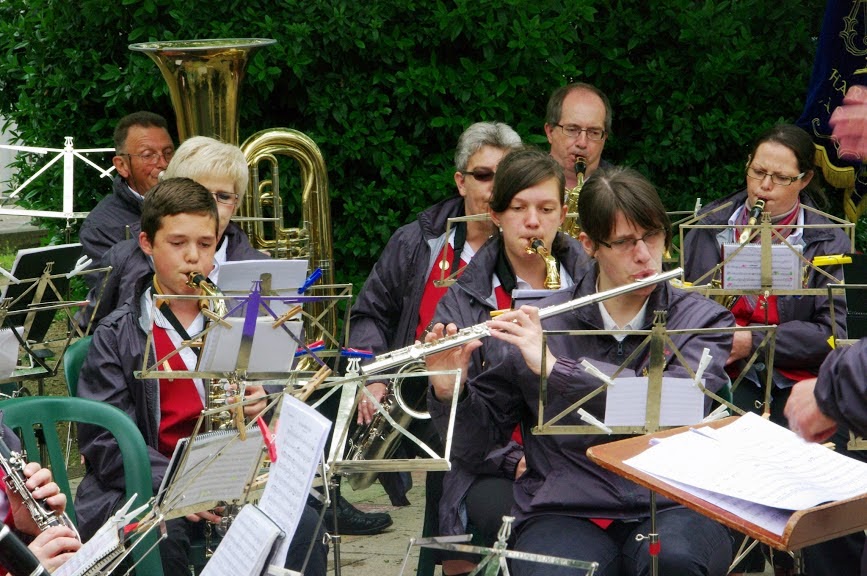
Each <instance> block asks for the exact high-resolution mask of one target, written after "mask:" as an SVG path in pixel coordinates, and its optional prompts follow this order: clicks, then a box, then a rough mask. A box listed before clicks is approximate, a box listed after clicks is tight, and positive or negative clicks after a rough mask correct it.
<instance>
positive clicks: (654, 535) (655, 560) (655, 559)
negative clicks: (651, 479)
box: [635, 490, 661, 576]
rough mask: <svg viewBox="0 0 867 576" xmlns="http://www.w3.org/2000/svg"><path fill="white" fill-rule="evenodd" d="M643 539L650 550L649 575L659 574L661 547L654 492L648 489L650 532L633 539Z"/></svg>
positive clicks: (639, 540) (657, 575)
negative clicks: (646, 540) (646, 541)
mask: <svg viewBox="0 0 867 576" xmlns="http://www.w3.org/2000/svg"><path fill="white" fill-rule="evenodd" d="M644 539H648V540H650V542H648V550H649V552H650V574H651V576H659V551H660V548H661V545H660V542H659V532H657V529H656V492H654V491H652V490H651V491H650V534H647V535H645V534H638V535H636V536H635V540H637V541H638V542H641V541H642V540H644Z"/></svg>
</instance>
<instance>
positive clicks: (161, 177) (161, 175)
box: [157, 170, 166, 182]
mask: <svg viewBox="0 0 867 576" xmlns="http://www.w3.org/2000/svg"><path fill="white" fill-rule="evenodd" d="M165 178H166V171H165V170H160V173H159V174H157V182H162V181H163V180H165Z"/></svg>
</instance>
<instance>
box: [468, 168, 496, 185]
mask: <svg viewBox="0 0 867 576" xmlns="http://www.w3.org/2000/svg"><path fill="white" fill-rule="evenodd" d="M461 174H463V175H464V176H472V177H473V178H475V179H476V180H478V181H479V182H490V181H491V180H493V179H494V174H496V172H494V171H493V170H488V169H487V168H479V169H478V170H472V171H467V172H461Z"/></svg>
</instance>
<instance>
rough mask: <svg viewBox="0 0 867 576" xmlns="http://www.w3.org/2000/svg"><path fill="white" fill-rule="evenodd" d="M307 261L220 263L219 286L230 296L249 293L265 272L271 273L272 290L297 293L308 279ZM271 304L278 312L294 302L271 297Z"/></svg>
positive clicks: (291, 293) (281, 312)
mask: <svg viewBox="0 0 867 576" xmlns="http://www.w3.org/2000/svg"><path fill="white" fill-rule="evenodd" d="M308 265H309V262H308V261H307V260H238V261H235V262H225V263H223V264H221V265H220V276H219V282H218V285H219V286H220V290H221V291H222V292H223V293H224V294H226V295H227V296H229V297H230V298H229V300H230V301H231V302H235V301H236V300H235V299H233V298H231V296H232V295H238V294H249V293H250V289H251V288H252V287H253V281H254V280H260V279H261V278H262V276H264V275H265V274H270V275H271V290H272V291H273V292H277V293H278V294H280V295H285V296H298V288H299V287H301V286H302V285H303V284H304V281H305V280H306V279H307V266H308ZM267 302H268V306H269V307H270V308H271V309H272V310H274V312H276V313H277V314H278V315H279V314H283V313H284V312H286V311H287V310H288V309H289V308H290V307H291V304H284V303H283V302H281V301H279V300H268V301H267Z"/></svg>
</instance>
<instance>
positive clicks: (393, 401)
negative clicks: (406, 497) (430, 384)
mask: <svg viewBox="0 0 867 576" xmlns="http://www.w3.org/2000/svg"><path fill="white" fill-rule="evenodd" d="M425 371H427V367H426V366H425V362H424V360H423V359H417V360H416V361H414V362H410V363H408V364H404V365H403V366H401V368H400V370H398V376H397V377H395V378H394V379H392V380H390V381H389V382H388V390H387V392H386V394H385V397H384V398H383V399H382V402H380V405H381V406H382V410H383V411H385V412H387V413H388V415H389V416H390V417H391V418H392V419H393V420H394V421H395V422H397V423H398V425H399V426H401V427H404V428H405V427H406V426H408V425H409V423H410V422H412V419H413V418H415V419H419V420H427V419H429V418H430V413H428V412H427V411H426V410H425V406H426V396H425V394H424V392H423V391H424V390H425V389H426V388H427V386H426V384H427V379H426V378H425V379H424V381H423V382H418V383H417V384H418V385H417V386H415V389H414V390H413V389H410V390H408V391H405V390H403V386H404V384H405V383H406V381H407V379H408V378H416V379H419V378H421V377H419V376H414V374H417V373H419V372H425ZM407 392H408V393H407ZM401 436H402V435H401V433H400V431H399V430H398V429H397V428H395V427H393V426H392V425H391V423H390V422H389V421H388V420H387V419H386V417H385V416H383V414H382V413H381V412H377V413H376V414H374V415H373V418H372V419H371V420H370V424H367V425H366V426H360V427H359V428H358V429H357V430H356V431H355V433H354V434H353V436H352V438H351V439H350V440H349V451H348V452H347V455H346V459H347V460H387V459H389V458H390V457H391V456H392V454H394V451H395V450H396V449H397V446H398V444H397V441H398V440H400V438H401ZM377 474H378V472H360V473H357V474H351V475H350V476H349V485H350V486H352V489H353V490H363V489H365V488H368V487H369V486H370V485H371V484H373V482H374V481H375V480H376V477H377Z"/></svg>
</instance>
